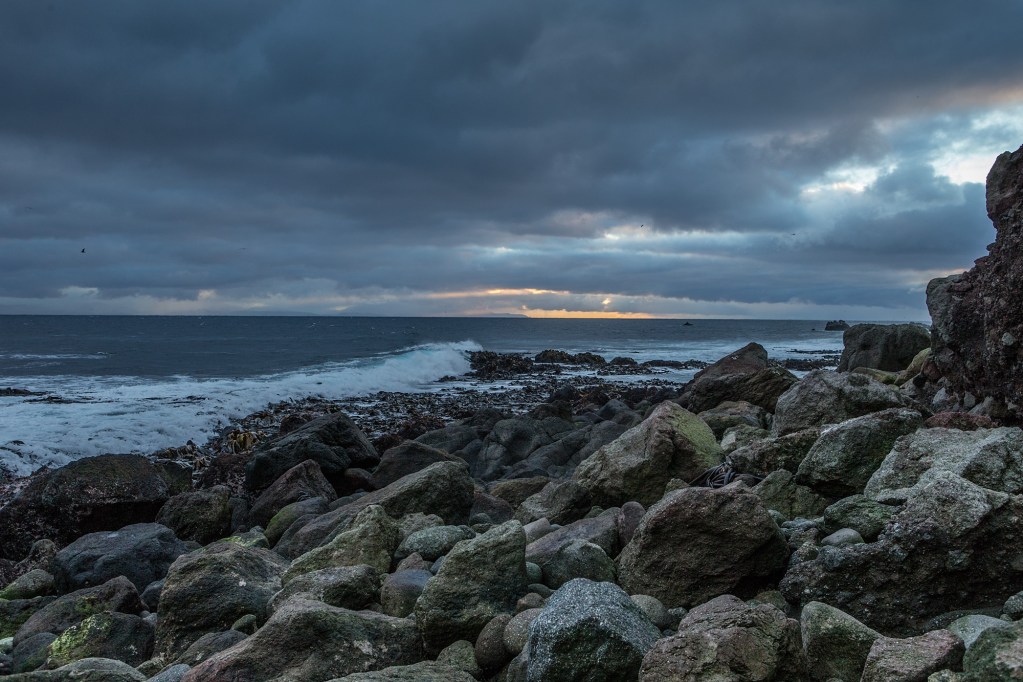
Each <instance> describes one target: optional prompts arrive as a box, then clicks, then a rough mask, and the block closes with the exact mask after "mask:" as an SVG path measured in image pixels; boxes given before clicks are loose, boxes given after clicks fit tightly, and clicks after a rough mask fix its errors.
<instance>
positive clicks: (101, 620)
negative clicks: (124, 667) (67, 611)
mask: <svg viewBox="0 0 1023 682" xmlns="http://www.w3.org/2000/svg"><path fill="white" fill-rule="evenodd" d="M152 653H153V626H152V625H150V624H149V623H148V622H147V621H145V620H143V619H142V618H140V617H138V616H134V615H130V614H127V613H116V612H113V611H104V612H103V613H97V614H94V615H92V616H89V617H88V618H86V619H85V620H83V621H82V622H81V623H78V624H77V625H72V626H71V627H69V628H68V629H67V630H65V631H64V632H63V633H61V634H60V636H59V637H57V639H56V640H54V641H53V642H52V643H51V644H50V648H49V656H48V658H47V660H46V667H47V668H51V669H52V668H59V667H61V666H65V665H67V664H68V663H72V662H74V661H78V660H81V659H83V658H110V659H113V660H118V661H124V662H125V663H127V664H128V665H132V666H136V665H139V664H140V663H142V662H143V661H146V660H148V659H149V657H150V656H151V655H152Z"/></svg>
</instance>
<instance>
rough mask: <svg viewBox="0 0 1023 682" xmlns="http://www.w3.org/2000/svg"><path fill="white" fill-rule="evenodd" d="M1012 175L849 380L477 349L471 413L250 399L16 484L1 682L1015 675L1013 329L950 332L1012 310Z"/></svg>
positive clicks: (1018, 616) (464, 396)
mask: <svg viewBox="0 0 1023 682" xmlns="http://www.w3.org/2000/svg"><path fill="white" fill-rule="evenodd" d="M1021 168H1023V148H1021V149H1020V150H1019V151H1018V152H1016V153H1014V154H1008V153H1007V154H1006V155H1003V157H1000V158H999V160H998V162H997V163H996V164H995V168H994V169H993V170H992V176H990V177H989V179H988V204H989V214H991V215H992V219H993V220H994V222H995V225H996V228H997V230H998V236H997V240H996V243H995V245H994V246H993V247H992V249H991V255H990V256H989V257H988V258H987V259H982V261H981V262H980V263H979V264H978V266H977V269H976V271H971V273H967V275H964V276H963V277H962V278H959V279H954V280H951V281H946V280H936V283H932V286H931V287H929V298H928V305H929V307H930V308H931V310H932V317H933V319H934V327H933V329H931V330H930V331H929V332H928V330H926V329H924V328H922V327H920V326H919V325H887V326H885V325H853V326H851V327H850V328H849V329H847V330H846V331H845V332H844V337H843V338H844V342H845V350H844V352H843V353H842V356H841V358H840V359H839V362H838V369H839V370H840V371H831V370H824V369H814V370H812V371H809V372H808V373H806V374H805V376H802V377H797V376H796V375H795V374H793V373H792V372H790V371H789V370H787V369H786V368H785V367H782V366H779V365H778V364H777V363H773V362H771V361H770V360H769V359H768V357H767V353H766V351H765V350H764V349H763V348H762V347H761V346H759V345H757V344H755V343H751V344H749V345H748V346H746V347H744V348H742V349H740V350H738V351H736V352H734V353H732V354H731V355H729V356H727V357H725V358H722V359H721V360H719V361H718V362H716V363H714V364H712V365H709V366H706V367H703V368H702V369H701V370H700V371H699V372H698V373H697V374H696V375H695V377H694V378H693V379H692V381H689V382H688V383H686V384H684V385H678V384H675V385H663V384H659V383H658V381H657V379H656V378H652V379H650V380H649V381H646V380H638V381H633V382H629V383H617V382H611V381H607V380H606V378H605V377H597V378H594V377H585V378H580V377H578V376H577V375H573V374H572V373H571V372H565V371H564V369H563V365H566V363H575V364H586V365H599V364H600V363H599V361H597V360H596V359H595V358H592V357H580V356H578V355H577V356H570V357H565V356H563V355H557V353H558V351H551V353H552V354H554V355H549V356H545V357H543V358H541V359H539V360H538V359H537V358H521V357H511V356H498V355H496V354H481V355H480V356H478V357H476V358H474V359H473V360H474V371H475V372H477V378H478V379H479V381H480V382H481V383H480V384H479V385H477V386H470V387H468V388H467V389H465V390H461V389H455V390H452V391H450V392H441V393H435V394H426V395H415V394H380V395H377V396H371V397H368V398H360V399H353V400H349V401H338V402H334V401H324V400H314V399H310V400H307V401H302V402H299V403H285V404H281V405H275V406H269V407H268V408H267V409H266V410H263V411H261V412H259V413H257V414H254V415H251V416H250V417H248V418H247V419H245V420H242V421H241V422H240V423H239V424H236V425H233V426H232V427H231V428H229V429H227V430H225V432H224V433H222V434H221V435H219V436H218V437H217V438H215V439H213V440H212V441H211V442H210V443H208V444H204V445H202V446H197V445H195V444H189V445H186V446H183V447H182V448H175V449H173V450H170V451H164V452H162V453H158V456H156V457H143V456H132V455H103V456H99V457H91V458H86V459H81V460H78V461H75V462H73V463H71V464H69V465H67V466H65V467H62V468H60V469H56V470H53V471H43V472H39V473H37V474H35V475H33V476H32V477H30V478H28V479H24V480H22V481H20V482H19V486H20V488H19V489H18V490H17V492H16V494H14V495H12V496H9V499H8V500H7V501H6V503H5V504H3V506H2V507H0V585H4V587H3V588H2V589H0V674H3V675H7V676H8V677H7V679H11V680H19V681H20V680H71V679H77V680H103V681H108V680H109V681H111V682H114V681H118V682H119V681H121V680H124V681H128V680H132V681H138V682H141V681H142V680H152V681H156V682H179V681H184V682H199V681H209V680H215V681H216V680H223V681H253V682H255V681H263V680H266V681H280V682H284V681H295V682H297V681H299V680H301V681H310V682H323V681H327V680H332V681H333V680H345V681H347V682H356V681H362V682H365V681H370V680H373V681H401V680H422V681H427V682H428V681H431V680H438V681H440V680H445V681H456V682H457V681H462V682H471V681H472V680H478V681H492V682H498V681H500V682H518V681H526V682H542V681H543V682H545V681H554V680H556V681H562V680H564V681H573V680H580V681H582V680H588V681H603V680H607V681H608V682H610V681H612V680H613V681H618V680H641V681H643V682H668V681H674V680H736V681H753V680H764V681H767V680H779V681H783V680H784V681H804V680H806V681H809V680H813V681H814V682H832V681H834V680H844V681H846V682H855V681H856V680H861V681H863V682H880V681H905V682H910V681H919V680H927V681H929V682H953V681H959V682H962V681H969V682H980V681H988V680H1013V679H1020V678H1021V677H1023V545H1021V544H1020V543H1019V541H1018V539H1019V537H1020V536H1021V534H1023V430H1021V429H1020V428H1019V426H1018V425H1019V424H1020V423H1021V421H1023V418H1021V417H1023V414H1021V408H1020V406H1021V405H1023V396H1020V395H1019V389H1018V387H1017V381H1016V378H1017V373H1018V372H1017V370H1018V368H1019V366H1020V362H1019V358H1018V356H1017V355H1014V353H1015V345H1016V339H1019V338H1023V330H1019V329H1016V326H1015V325H1016V319H1017V316H1016V315H1015V314H1010V313H1009V312H1008V311H1007V309H1005V308H1004V307H1002V306H1000V305H999V306H996V310H998V311H1001V313H1004V314H999V315H991V316H987V317H983V318H982V319H975V320H974V322H973V323H972V324H973V325H974V326H973V327H970V328H968V329H966V328H964V327H962V326H960V325H958V323H955V322H954V319H955V318H954V315H952V316H950V315H951V314H950V313H949V311H950V310H952V311H954V310H957V309H959V308H960V307H961V306H963V305H975V304H976V301H974V298H973V296H974V294H972V293H970V292H972V291H974V289H977V290H979V291H980V293H981V294H983V296H982V297H981V300H983V298H984V297H987V298H991V299H997V300H998V301H1015V300H1018V294H1019V288H1006V287H1008V286H1015V282H1016V281H1017V280H1016V279H1015V277H1014V275H1013V276H1008V275H1006V274H1005V273H1006V272H1007V271H1009V272H1011V273H1015V272H1016V271H1017V270H1018V269H1019V268H1020V267H1023V266H1020V265H1019V263H1020V262H1021V261H1020V259H1019V257H1018V256H1019V255H1020V254H1019V249H1018V248H1016V247H1019V246H1020V245H1023V173H1021V172H1020V169H1021ZM991 273H1000V275H999V276H998V277H995V276H994V275H992V274H991ZM1019 281H1021V282H1023V279H1020V280H1019ZM963 282H966V283H968V284H969V285H970V286H969V287H968V288H966V289H964V288H963V287H962V283H963ZM999 286H1001V287H1002V288H1001V289H1000V288H999ZM971 301H973V303H970V302H971ZM970 339H973V340H974V342H976V341H977V340H978V339H980V340H981V342H982V346H979V347H974V348H973V349H972V350H973V351H975V352H976V353H979V354H980V357H981V358H983V359H985V362H987V364H985V365H984V366H983V367H981V368H980V369H979V370H977V371H978V372H980V373H979V374H977V375H976V376H973V377H971V376H965V375H964V374H963V372H970V371H974V369H977V368H978V367H979V366H978V365H977V362H976V359H975V357H974V356H972V355H970V352H971V348H970V347H969V345H968V343H970ZM614 362H615V361H614V360H611V361H606V362H605V364H607V365H613V364H614ZM618 364H619V365H620V367H621V368H622V370H623V371H625V372H634V373H636V374H640V373H645V371H648V370H650V369H651V368H649V367H648V368H646V369H644V368H641V367H638V366H632V365H630V364H629V363H628V362H624V361H623V362H619V363H618ZM998 367H1002V368H1008V369H1009V370H1011V371H1009V372H1008V374H1006V376H1007V377H1008V380H1007V381H1006V382H1005V383H1000V384H999V383H997V381H996V380H995V379H993V378H992V377H993V374H992V371H993V368H998ZM559 369H560V371H559ZM492 381H500V382H507V384H506V385H505V387H506V388H509V390H505V391H491V390H489V388H488V386H490V387H492V385H488V384H487V383H486V382H492Z"/></svg>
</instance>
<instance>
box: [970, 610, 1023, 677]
mask: <svg viewBox="0 0 1023 682" xmlns="http://www.w3.org/2000/svg"><path fill="white" fill-rule="evenodd" d="M963 673H964V675H963V680H964V682H987V681H988V680H992V681H994V680H1018V679H1020V678H1021V677H1023V623H1013V624H1012V625H1011V626H1009V627H1004V628H988V629H987V630H985V631H984V632H982V633H981V634H980V636H979V637H977V640H976V641H975V642H974V643H973V645H972V646H970V647H969V648H968V649H967V650H966V654H965V655H964V656H963Z"/></svg>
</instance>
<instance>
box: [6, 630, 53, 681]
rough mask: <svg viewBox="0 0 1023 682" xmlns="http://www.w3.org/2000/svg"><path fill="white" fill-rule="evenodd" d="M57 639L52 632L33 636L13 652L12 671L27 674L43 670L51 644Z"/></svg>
mask: <svg viewBox="0 0 1023 682" xmlns="http://www.w3.org/2000/svg"><path fill="white" fill-rule="evenodd" d="M55 639H57V635H55V634H53V633H51V632H40V633H38V634H35V635H32V636H31V637H29V638H28V639H26V640H25V641H23V642H22V643H21V644H19V645H18V646H16V647H14V649H13V650H12V651H11V671H12V672H15V673H27V672H31V671H33V670H36V669H38V668H41V667H42V666H43V664H44V663H46V657H47V655H48V654H49V649H50V643H51V642H53V640H55Z"/></svg>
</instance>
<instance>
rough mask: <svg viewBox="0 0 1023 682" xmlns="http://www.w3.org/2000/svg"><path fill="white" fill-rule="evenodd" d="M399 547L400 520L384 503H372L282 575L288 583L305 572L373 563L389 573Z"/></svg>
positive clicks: (370, 564) (380, 570)
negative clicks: (335, 534)
mask: <svg viewBox="0 0 1023 682" xmlns="http://www.w3.org/2000/svg"><path fill="white" fill-rule="evenodd" d="M397 547H398V524H397V523H396V522H395V521H394V519H392V518H391V517H390V516H388V515H387V512H385V511H384V508H383V507H381V506H380V505H376V504H374V505H370V506H369V507H366V508H365V509H363V510H362V511H360V512H359V515H358V516H356V517H355V518H354V519H353V520H352V523H351V525H350V526H349V527H348V528H347V529H346V530H345V531H344V532H343V533H339V534H338V535H337V536H336V537H335V538H334V539H332V540H331V541H330V542H327V543H326V544H324V545H321V546H319V547H317V548H315V549H311V550H309V551H308V552H306V553H305V554H303V555H301V556H299V557H298V558H297V559H295V560H294V561H293V562H291V566H290V567H288V570H287V571H285V573H284V576H283V577H282V579H281V580H282V582H283V583H285V584H287V583H288V581H290V580H292V579H294V578H295V577H297V576H300V575H302V574H303V573H309V572H310V571H318V570H320V569H322V568H333V567H338V566H358V565H360V564H364V565H367V566H372V567H373V568H375V569H376V570H377V571H379V572H380V573H387V571H388V569H390V567H391V557H393V556H394V550H395V549H396V548H397Z"/></svg>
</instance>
